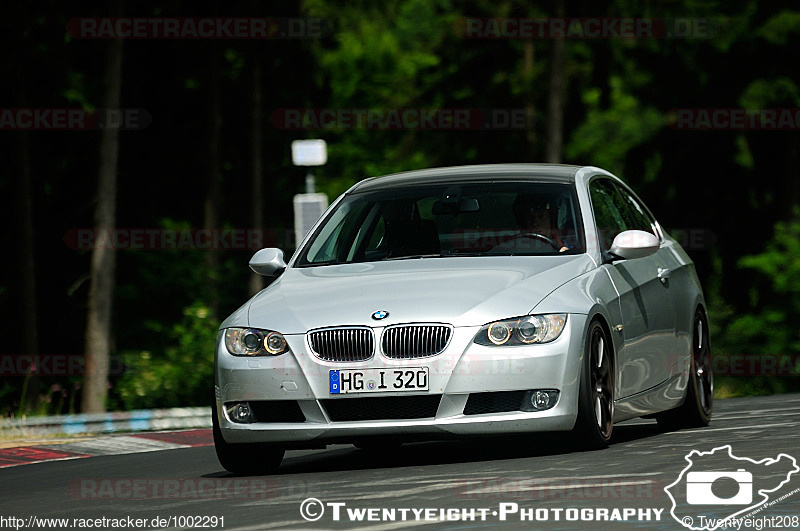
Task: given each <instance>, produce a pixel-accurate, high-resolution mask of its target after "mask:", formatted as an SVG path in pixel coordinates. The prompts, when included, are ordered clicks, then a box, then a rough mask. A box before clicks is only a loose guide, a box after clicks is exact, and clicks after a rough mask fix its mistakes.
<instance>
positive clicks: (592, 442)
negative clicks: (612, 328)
mask: <svg viewBox="0 0 800 531" xmlns="http://www.w3.org/2000/svg"><path fill="white" fill-rule="evenodd" d="M583 358H584V360H583V367H582V370H581V380H580V392H579V393H578V419H577V421H576V422H575V428H574V429H573V435H574V438H575V442H576V443H577V444H578V446H580V447H581V448H583V449H587V450H597V449H601V448H605V447H607V446H608V444H609V442H610V441H611V436H612V434H613V431H614V346H613V345H612V343H611V339H610V338H609V336H608V333H607V332H606V329H605V327H604V326H603V325H602V324H601V323H600V321H599V320H594V321H592V323H591V324H590V325H589V331H588V332H587V334H586V347H585V351H584V356H583Z"/></svg>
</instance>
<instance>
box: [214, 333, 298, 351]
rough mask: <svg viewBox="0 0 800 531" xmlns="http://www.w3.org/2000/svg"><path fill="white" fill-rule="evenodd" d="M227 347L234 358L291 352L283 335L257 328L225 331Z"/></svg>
mask: <svg viewBox="0 0 800 531" xmlns="http://www.w3.org/2000/svg"><path fill="white" fill-rule="evenodd" d="M225 346H226V347H227V349H228V352H230V353H231V354H233V355H234V356H277V355H279V354H284V353H286V352H289V345H287V344H286V338H285V337H283V335H282V334H279V333H278V332H273V331H271V330H259V329H257V328H227V329H225Z"/></svg>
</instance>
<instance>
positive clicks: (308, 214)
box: [292, 139, 328, 246]
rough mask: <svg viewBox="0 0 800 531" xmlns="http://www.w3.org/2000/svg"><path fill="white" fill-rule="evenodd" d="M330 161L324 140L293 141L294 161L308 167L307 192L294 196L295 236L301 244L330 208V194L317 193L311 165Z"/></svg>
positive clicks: (320, 164)
mask: <svg viewBox="0 0 800 531" xmlns="http://www.w3.org/2000/svg"><path fill="white" fill-rule="evenodd" d="M326 162H328V146H327V144H326V143H325V141H324V140H319V139H315V140H295V141H294V142H292V163H293V164H294V165H295V166H306V167H308V168H309V169H308V173H307V174H306V193H304V194H297V195H296V196H294V200H293V201H292V203H293V204H294V237H295V245H297V246H299V245H300V242H301V241H302V240H303V238H305V236H306V234H308V231H310V230H311V227H312V226H313V225H314V223H316V222H317V220H318V219H319V218H320V216H321V215H322V213H323V212H325V209H326V208H328V196H327V195H325V194H321V193H315V190H314V188H315V186H314V184H315V183H314V174H313V173H311V166H323V165H325V163H326Z"/></svg>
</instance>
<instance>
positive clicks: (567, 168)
mask: <svg viewBox="0 0 800 531" xmlns="http://www.w3.org/2000/svg"><path fill="white" fill-rule="evenodd" d="M581 168H584V166H572V165H569V164H481V165H475V166H450V167H446V168H431V169H426V170H416V171H408V172H402V173H393V174H391V175H385V176H382V177H370V178H369V179H364V180H363V181H361V182H359V183H358V184H356V185H355V186H353V187H352V188H351V189H350V193H358V192H368V191H374V190H386V189H391V188H400V187H404V186H409V185H413V184H420V183H423V182H424V183H429V184H447V183H459V184H461V183H467V182H476V181H487V180H489V181H520V180H525V181H527V180H532V181H538V182H552V183H574V182H575V174H576V173H578V171H579V170H580V169H581Z"/></svg>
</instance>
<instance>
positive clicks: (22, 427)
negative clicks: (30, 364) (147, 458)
mask: <svg viewBox="0 0 800 531" xmlns="http://www.w3.org/2000/svg"><path fill="white" fill-rule="evenodd" d="M210 427H211V410H210V409H209V408H207V407H181V408H171V409H140V410H136V411H123V412H113V413H86V414H80V415H53V416H48V417H19V418H6V419H0V434H2V435H9V434H10V435H14V434H25V435H57V434H58V435H61V434H63V435H75V434H81V433H113V432H137V431H160V430H171V429H189V428H210Z"/></svg>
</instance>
